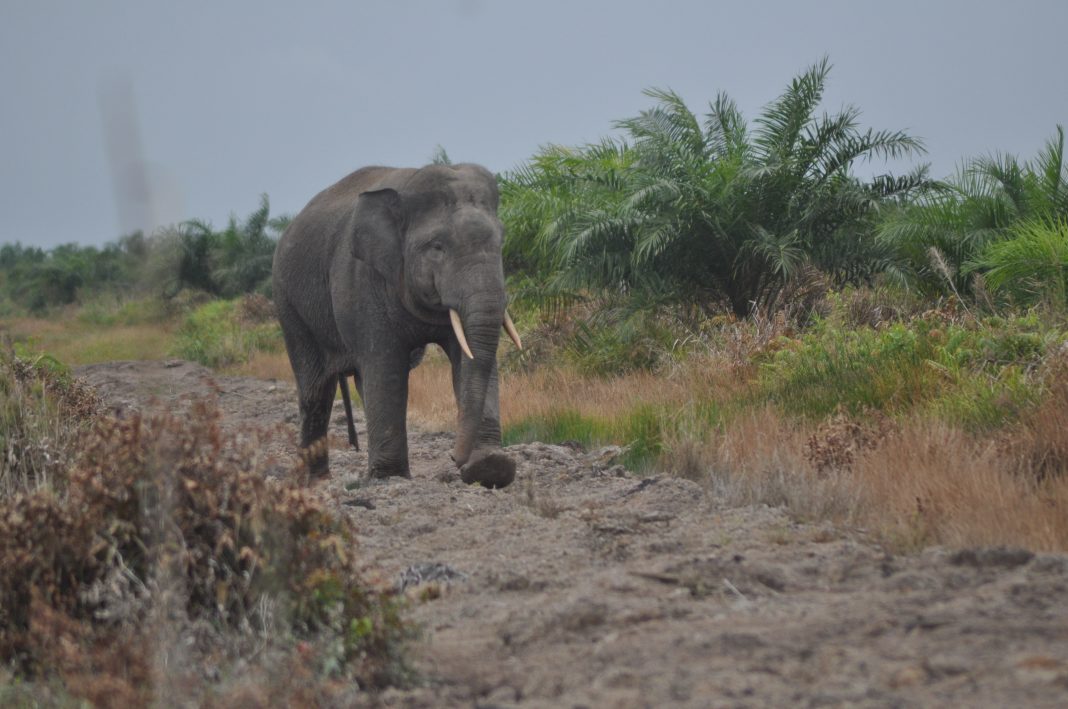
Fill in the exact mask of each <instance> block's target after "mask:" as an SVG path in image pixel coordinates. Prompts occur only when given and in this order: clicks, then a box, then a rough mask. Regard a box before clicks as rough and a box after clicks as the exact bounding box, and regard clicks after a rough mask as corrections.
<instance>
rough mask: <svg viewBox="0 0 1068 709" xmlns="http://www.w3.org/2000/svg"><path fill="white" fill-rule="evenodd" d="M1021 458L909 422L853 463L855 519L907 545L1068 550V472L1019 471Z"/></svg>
mask: <svg viewBox="0 0 1068 709" xmlns="http://www.w3.org/2000/svg"><path fill="white" fill-rule="evenodd" d="M1019 462H1020V461H1019V458H1017V457H1015V456H1013V455H1012V454H1011V453H1008V452H1007V451H1005V450H1003V449H1001V446H999V445H997V444H996V443H995V442H993V441H990V440H977V439H975V438H973V437H971V436H969V435H967V434H965V433H963V432H962V431H960V430H957V429H954V428H953V427H951V426H949V425H947V424H945V423H942V422H915V423H912V424H910V425H908V426H907V427H905V428H904V429H903V430H902V431H901V432H900V433H899V434H898V435H897V436H894V437H891V438H888V439H886V440H885V441H884V442H883V444H882V445H881V446H879V447H878V448H877V449H875V450H873V451H872V452H871V453H870V454H868V455H865V456H863V457H861V458H860V460H858V461H857V463H856V464H855V465H854V466H853V474H854V476H855V479H856V483H857V486H858V489H859V490H860V491H861V492H862V498H863V502H862V505H861V506H860V507H859V508H858V510H857V517H858V521H859V522H862V523H866V524H868V525H871V526H872V527H873V528H874V529H876V530H878V531H880V532H881V533H882V534H883V535H884V536H885V537H887V538H888V539H889V540H891V541H892V542H895V543H896V544H898V545H904V546H906V547H916V546H922V545H925V544H929V543H937V544H944V545H947V546H954V547H956V546H973V545H995V544H1008V545H1016V546H1023V547H1027V548H1030V549H1042V550H1062V551H1063V550H1065V549H1068V478H1066V477H1064V476H1057V477H1053V478H1049V479H1046V480H1038V479H1035V478H1034V477H1032V476H1027V475H1021V474H1020V473H1019V472H1018V470H1016V468H1018V466H1019Z"/></svg>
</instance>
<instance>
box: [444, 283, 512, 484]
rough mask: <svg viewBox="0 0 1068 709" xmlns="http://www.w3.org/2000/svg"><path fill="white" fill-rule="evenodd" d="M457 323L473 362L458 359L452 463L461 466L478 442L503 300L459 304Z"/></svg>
mask: <svg viewBox="0 0 1068 709" xmlns="http://www.w3.org/2000/svg"><path fill="white" fill-rule="evenodd" d="M459 315H460V321H461V323H462V327H463V332H464V334H465V335H466V337H467V343H468V345H469V346H470V349H471V353H472V354H473V355H474V357H473V358H470V359H469V358H468V357H466V356H463V355H461V360H462V361H461V365H460V366H461V374H460V382H461V384H460V392H459V405H460V417H459V428H458V430H457V434H456V446H455V448H454V450H453V460H454V461H455V462H456V465H457V466H462V465H463V464H464V463H466V462H467V461H468V459H470V457H471V452H472V451H473V450H474V448H475V445H476V443H477V442H478V433H479V427H480V426H481V425H482V421H483V416H484V412H485V410H486V396H487V392H488V391H489V388H490V380H491V378H492V376H493V372H494V365H495V363H496V361H497V344H498V342H499V341H500V335H501V323H502V322H503V318H504V297H503V292H502V293H501V295H500V297H496V298H495V297H493V296H490V295H485V294H482V295H479V296H476V297H472V298H468V299H467V300H465V301H464V302H463V304H461V307H460V310H459Z"/></svg>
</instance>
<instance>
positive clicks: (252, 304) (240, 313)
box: [235, 293, 275, 325]
mask: <svg viewBox="0 0 1068 709" xmlns="http://www.w3.org/2000/svg"><path fill="white" fill-rule="evenodd" d="M235 314H236V315H237V319H238V321H239V322H242V323H246V324H248V325H259V324H260V323H265V322H274V318H275V315H274V303H272V302H271V300H270V298H268V297H267V296H265V295H262V294H260V293H249V294H248V295H245V296H242V297H241V300H239V301H238V302H237V308H236V309H235Z"/></svg>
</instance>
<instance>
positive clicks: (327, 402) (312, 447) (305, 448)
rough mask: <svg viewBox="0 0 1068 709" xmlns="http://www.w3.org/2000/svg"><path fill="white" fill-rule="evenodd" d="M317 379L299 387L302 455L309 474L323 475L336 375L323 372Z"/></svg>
mask: <svg viewBox="0 0 1068 709" xmlns="http://www.w3.org/2000/svg"><path fill="white" fill-rule="evenodd" d="M319 379H320V381H318V382H314V383H313V382H309V383H308V384H306V385H304V386H301V387H299V388H300V448H301V458H302V459H303V460H304V462H305V463H306V464H307V466H308V472H309V474H310V475H311V476H312V477H323V476H325V475H326V474H327V473H328V472H329V452H328V446H327V428H328V427H329V425H330V410H331V409H332V408H333V405H334V392H336V391H337V378H336V377H333V376H330V377H328V376H325V375H324V376H322V377H320V378H319Z"/></svg>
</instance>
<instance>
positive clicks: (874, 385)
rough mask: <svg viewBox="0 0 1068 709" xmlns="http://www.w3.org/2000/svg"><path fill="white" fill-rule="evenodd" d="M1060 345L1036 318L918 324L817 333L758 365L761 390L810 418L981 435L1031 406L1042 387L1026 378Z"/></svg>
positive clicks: (820, 329)
mask: <svg viewBox="0 0 1068 709" xmlns="http://www.w3.org/2000/svg"><path fill="white" fill-rule="evenodd" d="M1063 339H1064V335H1063V333H1061V332H1060V331H1059V330H1057V329H1055V328H1053V327H1050V326H1047V325H1044V324H1042V323H1041V322H1039V320H1038V319H1037V318H1036V317H1034V316H1026V317H1016V318H1011V319H997V320H993V321H984V322H982V323H972V324H970V325H963V324H959V323H954V322H951V321H945V320H941V319H939V318H937V317H933V318H917V319H914V320H912V321H910V322H899V323H894V324H892V325H890V326H887V327H884V328H882V329H873V328H870V327H861V328H858V329H855V330H847V329H843V328H840V327H833V326H828V325H827V324H826V323H823V324H821V325H819V326H817V327H816V328H814V329H813V330H812V331H810V332H808V333H806V334H804V335H802V336H801V337H799V338H797V339H795V340H790V341H787V342H785V343H784V345H783V347H782V348H781V349H779V350H778V351H777V352H775V353H774V354H772V355H771V356H770V357H769V358H768V359H767V360H765V361H764V362H763V363H762V366H761V370H760V373H759V377H758V379H759V381H758V386H759V388H760V392H761V394H762V395H763V396H765V397H767V398H768V399H770V400H772V401H774V402H775V403H777V404H778V405H779V406H780V407H782V409H783V410H785V411H786V412H788V413H791V414H795V415H799V416H804V417H808V418H815V419H820V418H824V417H826V416H828V415H830V414H831V413H833V412H834V411H836V410H838V409H844V410H845V411H847V412H849V413H850V414H854V415H857V414H862V413H863V412H864V411H865V410H878V411H883V412H885V413H889V414H899V413H908V412H912V411H916V410H928V411H931V412H935V413H938V414H940V415H943V416H946V417H949V418H952V419H954V420H956V421H957V422H959V423H961V424H962V425H965V426H968V427H973V428H974V427H978V428H984V427H990V426H994V425H998V424H1000V423H1003V422H1004V421H1006V420H1008V419H1009V418H1011V417H1012V416H1013V415H1014V413H1016V412H1018V411H1019V410H1020V408H1021V407H1024V406H1026V405H1028V404H1029V403H1031V402H1034V401H1035V400H1036V397H1037V396H1038V388H1039V384H1038V383H1037V382H1035V381H1033V380H1032V378H1031V377H1030V376H1028V372H1030V371H1032V370H1034V368H1035V367H1036V365H1037V364H1038V363H1039V362H1040V361H1041V360H1042V359H1043V358H1044V357H1045V356H1046V355H1047V354H1048V353H1049V352H1050V351H1051V347H1052V346H1054V345H1056V344H1059V343H1060V342H1062V341H1063Z"/></svg>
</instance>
